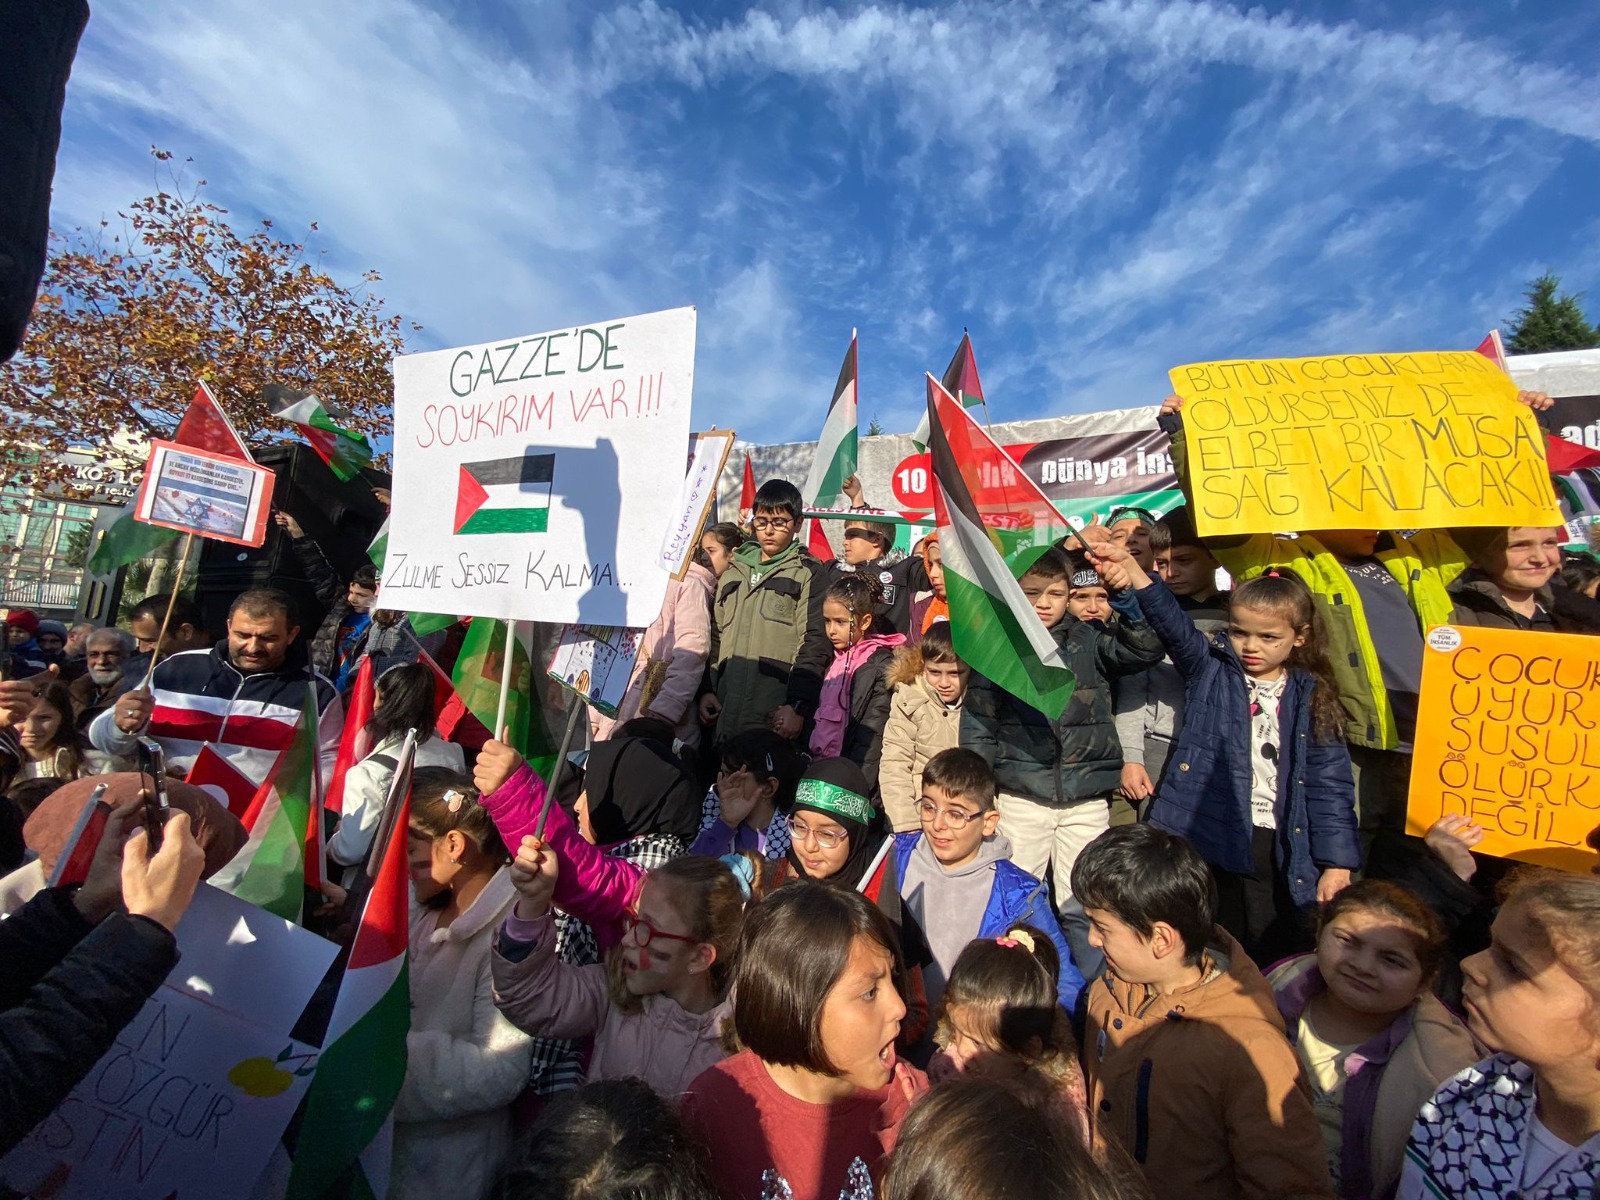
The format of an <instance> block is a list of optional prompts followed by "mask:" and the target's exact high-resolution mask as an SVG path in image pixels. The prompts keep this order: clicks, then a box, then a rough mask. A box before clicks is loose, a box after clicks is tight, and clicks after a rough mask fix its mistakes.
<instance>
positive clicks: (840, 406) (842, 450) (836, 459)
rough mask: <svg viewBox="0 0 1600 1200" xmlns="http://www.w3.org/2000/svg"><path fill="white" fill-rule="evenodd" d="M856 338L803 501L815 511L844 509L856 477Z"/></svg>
mask: <svg viewBox="0 0 1600 1200" xmlns="http://www.w3.org/2000/svg"><path fill="white" fill-rule="evenodd" d="M857 382H858V380H857V375H856V335H855V331H854V330H851V332H850V349H849V350H848V351H847V352H846V354H845V356H844V363H843V365H842V366H840V368H839V382H838V383H836V384H834V385H833V400H832V401H831V402H830V403H829V405H828V416H827V419H826V420H825V421H823V423H822V436H821V437H820V438H818V439H817V456H816V457H815V458H814V459H812V460H811V474H810V475H808V476H806V486H805V488H804V489H803V491H804V495H803V496H802V499H804V501H805V502H806V505H807V506H808V507H811V508H840V507H843V506H844V505H845V504H847V503H848V501H847V500H846V498H845V494H844V481H845V480H846V479H849V478H850V476H852V475H854V474H855V473H856V385H857Z"/></svg>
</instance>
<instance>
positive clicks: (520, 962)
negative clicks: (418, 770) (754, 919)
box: [477, 741, 761, 1096]
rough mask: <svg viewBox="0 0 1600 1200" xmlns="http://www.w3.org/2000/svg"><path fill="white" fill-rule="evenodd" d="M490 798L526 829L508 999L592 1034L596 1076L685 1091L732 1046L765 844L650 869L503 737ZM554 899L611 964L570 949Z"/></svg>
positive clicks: (556, 1032)
mask: <svg viewBox="0 0 1600 1200" xmlns="http://www.w3.org/2000/svg"><path fill="white" fill-rule="evenodd" d="M477 782H478V785H479V786H480V787H482V788H485V789H486V791H485V795H484V807H485V809H486V810H487V811H488V812H489V813H490V814H491V815H492V816H493V817H494V819H495V822H496V825H497V827H498V828H499V829H500V831H501V835H502V836H503V837H506V836H509V837H514V838H516V842H517V847H518V849H517V854H516V858H515V860H514V862H513V863H512V868H511V881H512V884H513V885H514V886H515V887H516V889H517V891H518V893H519V897H518V900H517V903H516V905H515V906H514V907H513V908H512V910H511V912H510V913H509V914H508V915H507V917H506V921H505V925H504V927H503V928H502V929H501V932H500V935H499V938H498V940H497V942H496V945H495V954H494V958H493V964H492V965H493V971H494V981H495V1002H496V1003H497V1004H498V1005H499V1006H500V1008H501V1010H502V1011H503V1012H504V1013H505V1014H506V1015H507V1016H508V1017H509V1018H510V1019H511V1020H512V1021H514V1022H515V1023H516V1024H517V1025H518V1026H519V1027H521V1028H522V1029H525V1030H527V1031H528V1032H530V1033H534V1034H537V1035H539V1036H541V1037H550V1038H581V1037H593V1038H594V1043H595V1051H594V1055H593V1057H592V1058H591V1059H590V1062H589V1068H588V1074H587V1078H588V1079H589V1080H591V1081H592V1080H596V1079H613V1078H620V1077H623V1076H627V1075H637V1076H640V1077H641V1078H643V1079H645V1080H646V1082H648V1083H649V1084H650V1085H651V1086H652V1087H654V1088H655V1089H656V1090H657V1091H659V1092H661V1094H662V1095H665V1096H677V1095H679V1094H681V1093H682V1091H683V1089H684V1088H685V1087H686V1086H688V1083H689V1081H690V1080H691V1079H693V1078H694V1076H695V1075H696V1074H697V1073H698V1072H699V1071H701V1070H703V1069H704V1068H705V1067H707V1066H709V1065H710V1064H711V1063H713V1062H716V1061H718V1060H719V1059H720V1058H721V1057H722V1054H723V1050H722V1043H721V1025H722V1020H723V1018H724V1017H726V1015H727V1013H726V1003H725V1001H726V993H727V983H728V977H729V972H730V971H731V969H732V964H733V960H734V956H735V951H736V947H737V943H738V937H739V927H740V923H741V922H742V920H743V914H744V906H745V904H746V902H747V901H748V900H749V899H750V898H751V897H752V896H753V895H755V894H758V893H759V890H760V888H761V872H760V870H759V860H758V859H756V858H755V856H753V855H730V856H728V857H726V858H723V859H714V858H704V857H699V856H693V855H691V856H687V857H682V858H674V859H671V860H669V861H667V862H665V863H662V864H661V865H660V866H657V867H655V868H653V869H651V870H650V871H645V870H643V869H641V868H640V867H639V866H638V865H637V864H635V863H633V862H630V861H628V860H626V859H621V858H613V857H610V856H608V855H607V854H605V853H603V852H602V851H601V850H600V849H599V848H598V847H597V846H595V845H593V844H591V843H590V842H589V841H587V840H586V839H585V838H584V837H583V836H581V835H580V834H579V832H578V830H577V829H576V828H575V827H574V824H573V821H572V818H571V817H569V816H568V815H567V814H566V813H565V812H564V811H562V809H561V807H560V806H559V805H557V804H551V805H549V806H548V809H549V811H548V813H547V814H546V825H545V827H544V831H543V832H544V836H543V837H542V838H541V837H539V836H537V835H536V831H537V829H538V824H539V814H540V812H541V810H542V809H544V808H545V804H544V800H545V794H546V793H545V786H544V781H543V780H541V779H540V778H539V776H538V775H537V774H535V773H534V772H533V770H532V769H531V768H529V766H528V764H527V763H526V762H524V761H523V760H522V757H521V755H519V754H517V752H516V751H514V750H512V749H511V748H510V747H509V746H506V745H505V744H503V743H501V742H498V741H492V742H490V743H488V744H487V745H486V746H485V747H484V752H483V754H481V755H480V756H479V759H478V764H477ZM552 905H556V906H559V907H560V908H561V909H562V911H563V912H566V913H569V914H571V915H572V916H575V917H577V918H578V919H580V920H582V921H585V922H587V924H588V925H589V927H590V928H591V929H592V930H593V932H594V936H595V940H596V942H597V943H598V944H599V946H600V948H601V950H602V951H607V954H606V962H605V964H604V965H592V966H573V965H571V964H568V963H564V962H562V961H560V960H559V958H558V956H557V953H556V947H555V937H554V921H553V918H552V915H551V908H552Z"/></svg>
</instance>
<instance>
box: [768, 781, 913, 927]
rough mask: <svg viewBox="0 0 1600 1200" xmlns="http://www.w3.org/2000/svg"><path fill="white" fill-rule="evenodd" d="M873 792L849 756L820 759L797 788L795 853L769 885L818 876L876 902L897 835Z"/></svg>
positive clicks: (792, 818) (778, 866)
mask: <svg viewBox="0 0 1600 1200" xmlns="http://www.w3.org/2000/svg"><path fill="white" fill-rule="evenodd" d="M868 794H869V789H868V787H867V779H866V776H865V775H864V774H863V773H862V771H861V768H860V767H858V766H856V764H855V763H853V762H851V761H850V760H849V759H847V758H819V759H816V760H814V761H813V762H812V764H811V766H809V767H808V768H806V772H805V774H803V775H802V776H801V777H800V783H799V784H798V785H797V786H796V788H795V793H794V803H793V804H792V805H791V806H790V809H789V817H788V826H789V852H788V854H787V855H786V856H785V857H784V858H783V859H782V860H780V861H778V862H776V863H774V864H773V867H772V869H771V872H770V876H771V877H770V880H769V887H776V886H777V885H779V884H781V883H784V882H786V881H787V880H790V879H814V880H818V881H820V882H824V883H832V884H837V885H839V886H841V887H849V888H854V889H855V890H856V891H858V892H861V893H863V894H865V895H866V897H867V898H868V899H869V900H871V901H873V902H874V903H876V902H877V899H878V890H879V888H880V887H881V886H882V884H883V864H884V862H885V861H887V858H888V849H889V846H890V845H891V843H892V839H891V838H890V836H889V834H888V833H887V832H886V831H885V830H884V826H883V816H882V814H881V813H879V812H878V810H877V809H875V808H874V807H873V806H872V802H871V801H870V800H868V799H867V796H868Z"/></svg>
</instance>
